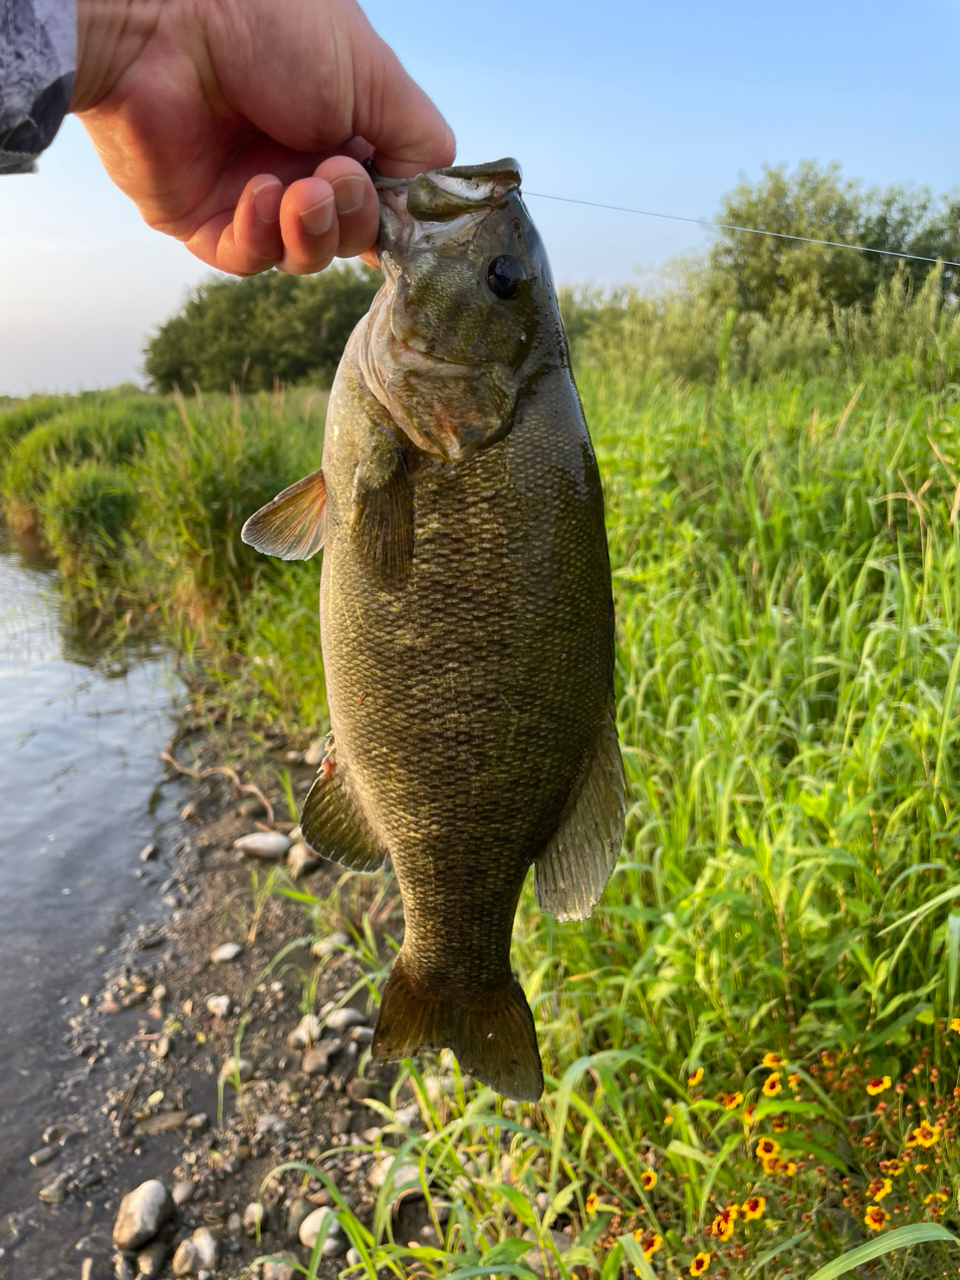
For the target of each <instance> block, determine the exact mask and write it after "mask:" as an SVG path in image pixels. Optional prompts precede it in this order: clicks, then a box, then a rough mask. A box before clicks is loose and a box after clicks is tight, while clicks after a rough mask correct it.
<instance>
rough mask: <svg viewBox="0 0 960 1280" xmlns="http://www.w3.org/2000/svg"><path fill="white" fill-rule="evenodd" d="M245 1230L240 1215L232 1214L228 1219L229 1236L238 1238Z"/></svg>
mask: <svg viewBox="0 0 960 1280" xmlns="http://www.w3.org/2000/svg"><path fill="white" fill-rule="evenodd" d="M242 1230H243V1219H242V1218H241V1217H240V1215H239V1213H231V1215H230V1217H229V1218H228V1219H227V1235H231V1236H238V1235H239V1234H240V1232H241V1231H242Z"/></svg>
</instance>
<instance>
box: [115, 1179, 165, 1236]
mask: <svg viewBox="0 0 960 1280" xmlns="http://www.w3.org/2000/svg"><path fill="white" fill-rule="evenodd" d="M172 1213H173V1200H172V1199H171V1197H170V1193H169V1191H168V1190H167V1188H166V1187H165V1186H164V1185H163V1183H162V1182H161V1181H160V1180H159V1179H158V1178H151V1179H150V1180H149V1181H148V1182H141V1184H140V1186H139V1187H137V1188H136V1189H135V1190H133V1191H130V1192H128V1193H127V1195H125V1196H124V1197H123V1199H122V1200H121V1201H120V1209H119V1212H118V1213H117V1220H116V1222H115V1223H114V1226H113V1243H114V1244H115V1245H116V1246H117V1248H118V1249H138V1248H139V1247H140V1245H142V1244H146V1243H147V1241H148V1240H152V1239H153V1237H154V1236H155V1235H156V1234H157V1232H158V1231H159V1230H160V1228H161V1227H162V1226H163V1225H164V1223H165V1222H166V1221H167V1219H168V1218H169V1217H170V1215H171V1214H172Z"/></svg>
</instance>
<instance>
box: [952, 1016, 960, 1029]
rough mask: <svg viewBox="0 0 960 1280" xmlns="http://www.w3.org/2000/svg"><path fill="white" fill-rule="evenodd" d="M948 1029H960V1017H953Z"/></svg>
mask: <svg viewBox="0 0 960 1280" xmlns="http://www.w3.org/2000/svg"><path fill="white" fill-rule="evenodd" d="M950 1030H951V1031H960V1018H954V1019H953V1021H952V1022H951V1023H950Z"/></svg>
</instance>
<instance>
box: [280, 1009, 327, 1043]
mask: <svg viewBox="0 0 960 1280" xmlns="http://www.w3.org/2000/svg"><path fill="white" fill-rule="evenodd" d="M322 1031H323V1025H322V1023H321V1022H320V1019H319V1018H318V1017H317V1015H316V1014H315V1013H307V1014H304V1016H303V1017H302V1018H301V1019H300V1021H299V1022H298V1023H297V1025H296V1026H295V1027H294V1029H293V1030H292V1031H291V1032H290V1034H289V1035H288V1036H287V1044H288V1046H289V1047H290V1048H291V1049H309V1048H310V1047H311V1045H314V1044H316V1043H317V1041H318V1040H319V1039H320V1036H321V1034H322Z"/></svg>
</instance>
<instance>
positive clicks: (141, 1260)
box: [137, 1240, 170, 1280]
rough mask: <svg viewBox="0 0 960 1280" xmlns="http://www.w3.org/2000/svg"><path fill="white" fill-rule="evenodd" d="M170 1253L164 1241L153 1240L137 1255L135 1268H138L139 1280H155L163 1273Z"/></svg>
mask: <svg viewBox="0 0 960 1280" xmlns="http://www.w3.org/2000/svg"><path fill="white" fill-rule="evenodd" d="M169 1253H170V1246H169V1245H168V1244H167V1242H166V1241H165V1240H154V1242H153V1244H148V1245H147V1247H146V1248H145V1249H141V1250H140V1252H139V1253H138V1254H137V1266H138V1267H139V1268H140V1277H139V1280H157V1277H158V1276H159V1275H160V1273H161V1272H162V1271H163V1268H164V1264H165V1263H166V1261H167V1257H168V1255H169Z"/></svg>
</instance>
